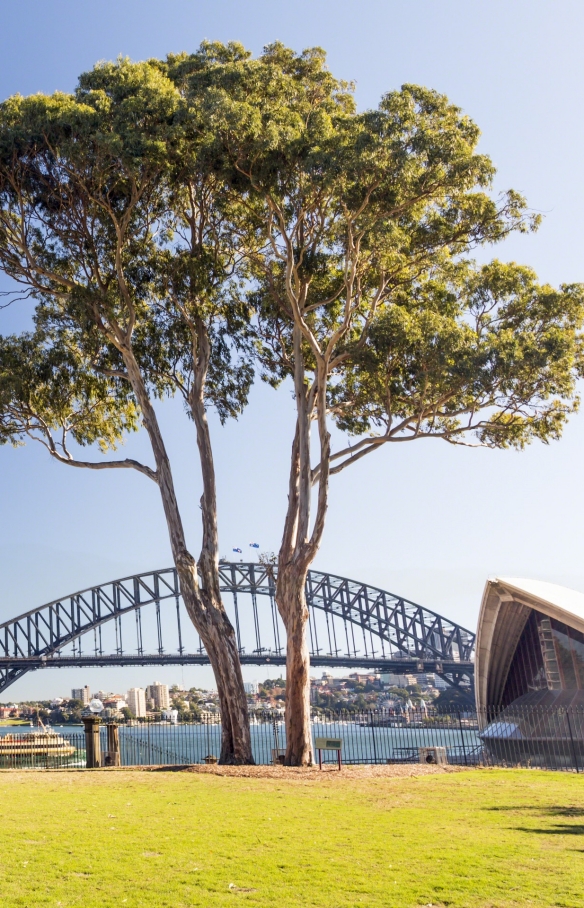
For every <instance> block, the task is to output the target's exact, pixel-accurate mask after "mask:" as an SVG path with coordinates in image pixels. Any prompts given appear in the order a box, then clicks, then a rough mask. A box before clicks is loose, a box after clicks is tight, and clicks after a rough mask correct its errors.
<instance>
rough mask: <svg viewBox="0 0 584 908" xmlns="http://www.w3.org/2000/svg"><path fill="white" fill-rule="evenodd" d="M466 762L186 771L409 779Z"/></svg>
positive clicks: (454, 769) (301, 777)
mask: <svg viewBox="0 0 584 908" xmlns="http://www.w3.org/2000/svg"><path fill="white" fill-rule="evenodd" d="M466 769H468V767H466V766H448V765H446V766H431V765H430V766H429V765H427V764H425V763H407V764H403V765H400V764H395V763H394V764H389V765H379V764H378V765H366V766H343V768H342V769H341V771H340V772H339V770H338V768H337V765H336V763H335V764H334V765H332V764H331V765H325V766H323V768H322V770H320V769H319V768H318V766H306V767H302V768H300V767H297V766H219V765H217V764H214V765H212V766H206V765H205V766H203V765H199V764H196V765H194V766H189V767H188V768H187V769H186V770H185V771H186V772H196V773H202V774H204V775H212V776H234V777H239V778H243V779H287V780H288V781H295V780H298V781H307V780H310V781H313V782H318V781H324V780H325V779H326V781H327V782H332V781H337V780H338V781H339V782H340V781H342V780H344V779H350V780H351V781H357V780H358V779H372V778H381V777H383V778H392V779H408V778H411V777H412V776H430V775H443V774H444V773H451V772H462V771H464V770H466Z"/></svg>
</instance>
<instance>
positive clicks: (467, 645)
mask: <svg viewBox="0 0 584 908" xmlns="http://www.w3.org/2000/svg"><path fill="white" fill-rule="evenodd" d="M220 581H221V591H222V594H223V595H224V597H231V599H232V603H231V606H230V611H231V614H232V620H234V625H235V628H236V633H237V639H238V645H239V649H240V654H241V661H242V663H243V664H248V665H262V664H263V665H267V664H273V665H284V664H285V632H284V629H283V626H282V623H281V619H280V617H279V615H278V610H277V607H276V601H275V590H276V568H275V567H271V566H265V565H261V564H253V563H243V562H222V563H221V564H220ZM258 597H265V598H266V599H267V600H268V603H267V607H266V606H264V607H261V608H260V607H259V606H258ZM306 598H307V602H308V606H309V623H308V633H309V641H310V650H311V661H312V664H313V665H314V666H315V667H316V666H320V667H339V668H340V667H342V668H353V669H356V668H368V669H376V670H378V671H384V672H392V673H395V674H406V673H414V674H415V673H422V672H435V673H436V674H438V675H440V676H441V677H443V678H444V679H445V680H446V681H448V682H449V683H450V684H455V685H457V684H459V683H460V682H461V680H464V679H466V680H467V681H468V680H472V676H473V673H474V665H473V651H474V643H475V635H474V634H473V633H472V632H471V631H469V630H467V629H465V628H463V627H461V626H460V625H457V624H455V623H454V622H452V621H450V620H449V619H447V618H445V617H443V616H441V615H439V614H438V613H436V612H433V611H430V610H429V609H426V608H424V607H422V606H421V605H418V604H417V603H415V602H411V601H410V600H408V599H405V598H404V597H402V596H397V595H395V594H394V593H389V592H387V591H385V590H381V589H378V588H377V587H372V586H369V585H367V584H364V583H359V582H358V581H354V580H349V579H348V578H346V577H337V576H335V575H333V574H327V573H324V572H321V571H309V573H308V577H307V581H306ZM143 615H144V616H145V617H144V621H145V622H146V621H147V619H149V620H150V619H151V623H153V625H154V627H155V631H154V638H155V640H156V645H155V647H154V649H153V651H151V652H147V649H146V647H145V645H144V635H143V621H142V616H143ZM246 618H247V621H244V619H246ZM250 619H253V621H251V620H250ZM130 620H131V627H130V630H131V632H132V633H133V634H134V633H135V646H134V645H132V646H131V647H130V648H128V645H127V641H128V622H130ZM134 624H135V628H134ZM246 625H247V626H248V627H251V626H252V625H253V632H252V637H253V641H252V645H251V647H250V646H248V647H246V646H244V645H243V644H244V639H243V636H244V635H243V634H242V630H245V628H246ZM107 626H109V627H110V628H111V629H112V632H113V631H115V641H114V642H113V643H112V646H111V647H110V651H109V652H107V651H106V648H107V642H106V645H104V640H103V637H102V630H107ZM132 629H133V630H132ZM169 631H171V632H172V634H174V643H173V644H172V645H171V646H169V645H168V642H167V641H166V645H165V640H164V639H163V638H164V634H166V635H167V637H168V636H169V633H168V632H169ZM185 632H186V636H188V633H189V632H191V633H192V634H194V630H193V628H192V625H191V623H190V621H189V619H188V617H187V616H186V612H185V610H184V605H183V604H182V600H181V595H180V588H179V584H178V578H177V574H176V571H175V569H174V568H166V569H164V570H159V571H149V572H147V573H144V574H136V575H133V576H131V577H125V578H123V579H121V580H113V581H110V582H109V583H105V584H101V585H98V586H95V587H91V588H89V589H86V590H82V591H80V592H77V593H72V594H71V595H69V596H66V597H64V598H62V599H58V600H54V601H53V602H49V603H47V604H46V605H43V606H41V607H40V608H37V609H32V610H31V611H29V612H26V613H24V614H22V615H19V616H17V617H16V618H13V619H11V620H10V621H5V622H4V623H3V624H0V692H1V691H2V690H4V689H6V688H7V687H9V686H10V685H11V684H13V683H14V681H16V680H17V679H18V678H20V677H22V675H23V674H25V673H26V672H29V671H34V670H37V669H41V668H48V667H51V668H57V667H58V668H65V667H67V666H76V667H86V666H105V665H205V664H208V658H207V655H206V653H205V651H204V649H203V647H202V646H201V643H200V640H199V645H198V646H197V645H196V644H195V645H193V644H192V643H189V644H188V645H186V646H185ZM172 634H171V635H172ZM91 636H92V637H93V640H92V644H93V645H89V646H88V645H87V644H88V641H89V640H90V638H91ZM105 636H107V634H106V635H105ZM110 636H111V637H112V638H113V637H114V634H113V633H112V634H111V635H110ZM83 641H85V642H84V643H83ZM82 644H83V645H82ZM82 649H85V652H82ZM88 649H89V650H90V651H91V650H93V652H89V653H88V652H87V650H88ZM112 649H113V650H114V651H111V650H112ZM189 650H190V652H189Z"/></svg>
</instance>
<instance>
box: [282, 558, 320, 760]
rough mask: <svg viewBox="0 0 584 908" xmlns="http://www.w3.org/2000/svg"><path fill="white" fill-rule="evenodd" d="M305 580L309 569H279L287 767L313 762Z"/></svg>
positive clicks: (294, 567) (291, 566) (289, 566)
mask: <svg viewBox="0 0 584 908" xmlns="http://www.w3.org/2000/svg"><path fill="white" fill-rule="evenodd" d="M305 583H306V571H305V570H304V569H302V568H301V567H299V566H298V565H288V566H287V567H286V568H284V570H280V571H279V572H278V585H277V593H276V599H277V602H278V607H279V610H280V614H281V615H282V618H283V621H284V625H285V627H286V742H287V744H286V758H285V763H286V766H310V765H311V764H312V732H311V724H310V650H309V648H308V635H307V625H308V605H307V603H306V591H305Z"/></svg>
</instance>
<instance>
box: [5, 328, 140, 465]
mask: <svg viewBox="0 0 584 908" xmlns="http://www.w3.org/2000/svg"><path fill="white" fill-rule="evenodd" d="M137 427H138V414H137V408H136V405H135V402H134V400H133V397H132V395H131V393H130V390H129V388H128V387H127V386H124V385H122V384H121V383H120V382H119V380H118V381H116V380H114V379H106V378H104V377H103V376H100V375H99V374H97V373H95V372H94V371H93V370H92V369H91V366H90V364H89V363H88V362H87V358H86V357H84V355H83V352H82V350H81V348H80V347H79V346H78V345H77V344H75V343H74V342H73V341H72V340H71V341H70V342H68V343H67V341H65V343H60V344H54V343H51V340H50V338H47V337H45V336H43V334H42V333H40V332H36V333H34V334H23V335H21V336H19V337H16V336H12V337H4V338H0V444H4V443H6V442H10V443H12V444H19V443H21V441H22V439H23V438H24V437H25V435H29V436H30V437H33V438H35V439H36V440H38V441H41V442H42V443H43V444H45V445H46V446H48V447H49V448H51V447H53V449H54V450H55V451H58V452H59V453H60V454H61V455H63V456H65V457H66V456H67V455H68V448H67V439H68V436H71V438H73V440H74V441H75V442H76V443H77V444H78V445H81V446H85V445H91V444H94V443H97V444H98V445H99V447H100V449H101V450H102V451H106V450H108V449H115V447H116V444H117V443H118V442H119V441H120V439H121V438H122V437H123V435H124V434H125V433H127V432H130V431H135V430H136V429H137Z"/></svg>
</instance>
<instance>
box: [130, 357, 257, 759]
mask: <svg viewBox="0 0 584 908" xmlns="http://www.w3.org/2000/svg"><path fill="white" fill-rule="evenodd" d="M120 352H121V354H122V356H123V358H124V362H125V365H126V369H127V372H128V378H129V380H130V383H131V385H132V388H133V390H134V393H135V394H136V398H137V400H138V403H139V405H140V409H141V412H142V419H143V422H144V426H145V428H146V431H147V432H148V436H149V438H150V442H151V445H152V451H153V454H154V459H155V461H156V472H157V482H158V485H159V488H160V495H161V498H162V505H163V508H164V513H165V517H166V522H167V526H168V531H169V537H170V544H171V549H172V555H173V559H174V563H175V566H176V569H177V573H178V578H179V583H180V589H181V594H182V597H183V601H184V603H185V607H186V609H187V612H188V614H189V617H190V619H191V621H192V622H193V624H194V625H195V627H196V629H197V631H198V632H199V634H200V636H201V640H202V642H203V644H204V646H205V649H206V650H207V654H208V656H209V661H210V663H211V667H212V669H213V671H214V673H215V679H216V681H217V690H218V694H219V702H220V708H221V720H222V742H221V754H220V757H219V760H220V762H221V763H238V764H243V763H246V764H249V763H253V762H254V760H253V756H252V752H251V738H250V730H249V718H248V713H247V700H246V697H245V691H244V688H243V678H242V675H241V664H240V661H239V652H238V648H237V641H236V637H235V632H234V630H233V627H232V625H231V622H230V621H229V618H228V616H227V613H226V612H225V609H224V607H223V603H222V601H221V595H220V592H219V571H218V560H217V557H216V553H215V556H213V553H210V552H209V550H208V548H205V539H206V538H207V537H208V533H209V531H210V530H209V524H210V523H211V525H212V524H213V522H216V512H215V513H210V512H209V509H208V508H205V510H204V511H203V522H204V544H203V551H202V553H201V559H200V567H201V581H202V583H201V585H199V573H198V570H197V563H196V561H195V559H194V558H193V556H192V555H191V553H190V552H189V550H188V548H187V545H186V539H185V534H184V529H183V524H182V519H181V515H180V511H179V507H178V502H177V499H176V493H175V489H174V481H173V477H172V472H171V468H170V460H169V458H168V454H167V452H166V447H165V445H164V440H163V438H162V434H161V431H160V426H159V424H158V419H157V417H156V413H155V411H154V408H153V406H152V402H151V400H150V397H149V395H148V392H147V389H146V387H145V384H144V380H143V378H142V375H141V373H140V369H139V367H138V364H137V362H136V360H135V357H134V354H133V352H132V350H131V348H130V347H129V346H127V345H123V344H122V345H120ZM205 422H206V420H205ZM205 475H206V479H207V483H208V482H209V479H210V477H209V472H208V470H207V471H206V474H205ZM211 479H213V477H212V476H211ZM201 502H202V505H203V503H204V502H205V496H204V495H203V498H202V499H201ZM215 533H216V529H215ZM205 534H207V536H206V535H205Z"/></svg>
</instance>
